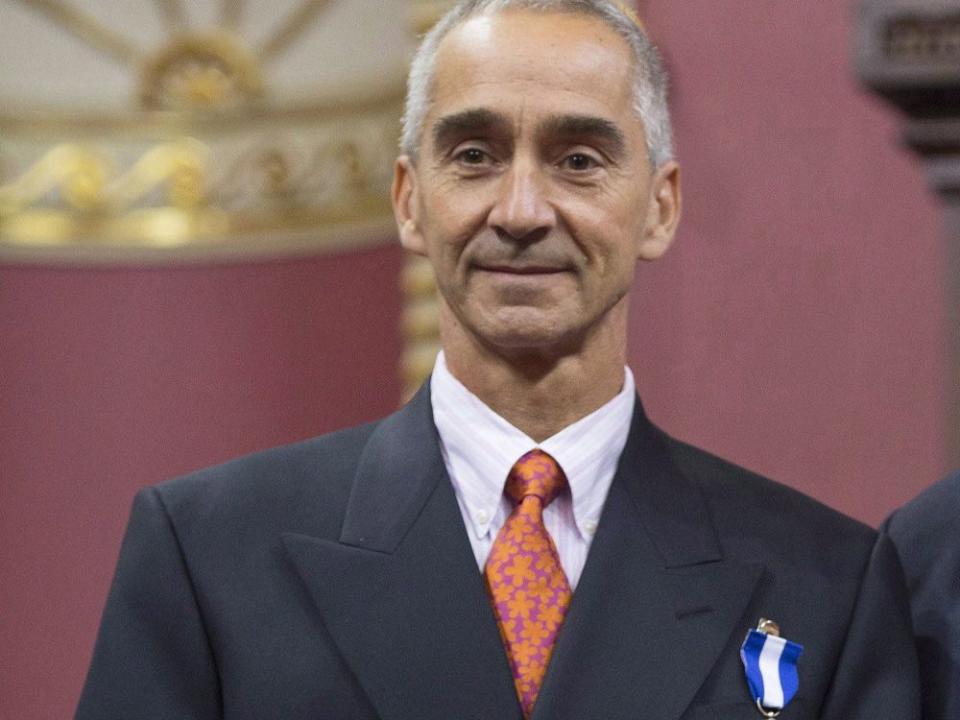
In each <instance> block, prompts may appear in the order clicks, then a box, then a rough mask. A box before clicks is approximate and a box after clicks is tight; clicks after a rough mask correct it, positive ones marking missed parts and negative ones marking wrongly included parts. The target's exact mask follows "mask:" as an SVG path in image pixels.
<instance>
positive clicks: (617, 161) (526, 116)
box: [394, 10, 679, 351]
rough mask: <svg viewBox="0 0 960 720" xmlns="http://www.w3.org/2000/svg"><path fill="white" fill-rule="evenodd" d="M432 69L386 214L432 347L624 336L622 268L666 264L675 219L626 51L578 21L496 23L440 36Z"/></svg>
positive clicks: (627, 274)
mask: <svg viewBox="0 0 960 720" xmlns="http://www.w3.org/2000/svg"><path fill="white" fill-rule="evenodd" d="M436 67H437V69H436V75H435V85H434V91H433V102H432V106H431V108H430V111H429V113H428V115H427V117H426V120H425V123H424V131H423V136H422V138H421V139H420V146H419V156H418V159H417V161H416V163H414V162H413V161H411V160H410V159H409V158H405V157H401V158H400V159H399V160H398V162H397V172H396V177H395V181H394V206H395V209H396V214H397V219H398V223H399V225H400V233H401V239H402V242H403V244H404V246H405V247H407V248H408V249H410V250H412V251H414V252H416V253H420V254H423V255H426V256H427V257H428V258H429V259H430V261H431V263H432V264H433V267H434V270H435V273H436V278H437V285H438V287H439V290H440V296H441V304H442V305H443V306H444V307H443V314H442V318H443V322H444V324H445V327H444V331H445V332H446V333H451V332H453V333H461V334H465V336H466V337H468V338H470V339H472V340H474V341H477V342H479V343H481V344H482V345H484V346H485V347H488V348H491V349H500V350H504V351H511V350H520V351H537V350H543V351H549V350H561V351H562V350H564V349H576V348H577V347H579V346H580V345H582V343H583V342H584V341H585V340H586V339H587V338H589V337H590V335H591V334H592V333H596V332H597V331H599V330H601V329H602V328H604V327H609V326H611V325H614V326H616V329H615V332H617V333H620V334H625V332H626V323H625V307H626V305H625V303H626V301H625V299H624V298H625V295H626V293H627V291H628V289H629V287H630V284H631V282H632V280H633V275H634V269H635V266H636V263H637V261H638V260H639V259H648V260H652V259H655V258H657V257H659V256H660V255H661V254H662V253H663V252H664V251H665V250H666V249H667V247H668V246H669V244H670V240H671V239H672V235H673V229H674V227H675V225H676V220H677V214H678V210H679V208H678V205H679V194H678V187H677V174H678V172H677V169H676V166H675V164H673V163H669V164H667V165H666V166H664V167H662V168H661V169H660V170H659V171H658V172H656V173H652V172H651V168H650V165H649V162H648V159H647V147H646V142H645V136H644V128H643V124H642V122H641V121H640V119H639V118H638V116H637V115H636V113H635V111H634V109H633V90H632V82H633V69H632V65H631V53H630V49H629V46H628V45H627V43H626V42H625V41H624V40H623V39H622V38H621V37H620V36H619V35H618V34H617V33H616V32H614V31H613V30H612V29H610V28H609V27H608V26H606V25H605V24H604V23H603V22H601V21H599V20H598V19H596V18H592V17H590V16H585V15H578V14H569V13H540V12H530V11H519V10H512V11H504V12H502V13H497V14H493V15H485V16H480V17H475V18H472V19H470V20H468V21H467V22H465V23H464V24H462V25H460V26H459V27H458V28H456V29H454V30H453V31H452V32H451V33H450V34H449V35H448V36H447V37H446V38H445V39H444V40H443V42H442V44H441V46H440V49H439V51H438V55H437V66H436ZM618 307H619V310H618V312H616V313H612V312H611V310H613V309H614V308H618ZM621 339H622V338H621Z"/></svg>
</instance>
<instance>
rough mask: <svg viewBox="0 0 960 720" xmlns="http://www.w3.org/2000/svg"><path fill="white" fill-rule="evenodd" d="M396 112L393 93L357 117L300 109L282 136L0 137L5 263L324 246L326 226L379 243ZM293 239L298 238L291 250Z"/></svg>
mask: <svg viewBox="0 0 960 720" xmlns="http://www.w3.org/2000/svg"><path fill="white" fill-rule="evenodd" d="M378 105H379V103H378ZM399 111H400V101H399V98H395V100H394V102H392V103H384V104H382V106H379V107H377V106H375V108H370V109H369V110H368V111H367V112H365V113H362V114H359V115H357V114H348V115H346V116H344V117H339V116H338V115H336V114H334V115H333V116H331V117H327V118H326V119H324V118H323V117H322V114H319V113H318V114H317V115H315V116H314V117H313V118H312V119H311V118H310V116H309V114H307V115H305V116H304V117H301V118H297V119H295V120H294V121H290V120H288V121H287V122H285V123H284V124H283V125H282V129H280V130H278V129H277V128H278V124H277V123H271V122H265V123H263V125H262V126H260V127H259V129H256V130H251V127H250V126H249V124H248V123H240V125H239V126H238V128H237V129H236V130H235V131H233V132H230V131H228V130H225V129H224V128H223V127H222V126H220V127H218V130H219V131H218V132H211V133H204V132H203V131H202V130H203V128H202V126H198V127H196V128H194V129H195V130H199V131H200V132H195V133H193V134H192V135H184V134H178V133H176V132H171V133H169V134H168V133H166V132H163V131H162V129H161V131H160V132H159V133H158V135H159V137H160V138H161V139H159V140H155V139H153V138H152V137H147V136H143V135H140V134H133V135H131V136H130V137H126V138H118V137H117V136H116V135H113V134H110V133H108V134H107V135H106V136H105V138H104V137H102V136H100V135H98V134H97V133H92V134H91V135H89V136H87V137H85V138H83V139H82V140H79V141H75V142H63V143H59V144H56V145H53V146H52V147H50V146H49V145H48V144H47V143H45V142H43V141H40V142H36V141H35V140H34V141H31V135H32V133H34V132H36V128H31V129H30V130H29V131H28V132H26V133H25V134H24V135H23V136H21V137H20V138H19V140H20V142H19V143H10V142H9V136H5V137H6V139H5V141H4V142H3V143H0V173H3V175H2V176H0V258H8V259H9V258H23V257H26V256H29V255H30V253H28V252H27V251H30V250H32V251H35V252H34V254H33V255H32V257H33V259H44V258H45V257H50V258H52V259H57V260H62V259H63V258H64V256H65V252H66V251H68V250H69V249H70V248H71V247H78V246H89V247H88V251H87V252H85V253H83V257H85V258H99V259H103V258H105V257H110V256H111V255H110V253H111V251H112V253H113V255H112V258H113V259H114V260H121V259H126V255H124V254H123V253H125V251H127V250H150V251H154V252H153V255H158V253H157V251H161V250H168V251H178V253H179V251H183V250H187V251H189V252H188V256H190V257H194V256H197V257H199V256H203V257H209V256H210V254H211V253H214V251H216V250H217V249H221V250H225V251H228V252H231V253H232V252H240V251H242V252H251V251H253V252H256V253H259V254H262V253H271V252H274V251H278V250H279V249H280V248H281V247H282V248H284V249H285V251H288V252H289V251H291V250H295V249H301V250H302V249H303V248H305V247H307V246H308V245H309V242H308V241H309V240H310V239H313V240H314V241H315V242H320V239H321V238H322V237H324V236H326V235H329V233H326V232H325V231H327V230H335V231H337V233H339V234H342V233H343V232H344V231H345V230H346V229H348V228H349V227H350V226H351V225H355V226H357V227H358V228H360V227H362V228H366V229H369V228H370V227H371V222H373V225H374V226H376V227H379V228H382V236H381V238H380V239H381V240H387V239H389V238H390V237H392V236H393V235H394V230H393V222H392V213H391V210H390V204H389V196H388V188H389V182H390V176H391V172H392V164H393V159H394V156H395V154H396V138H397V124H396V117H397V114H398V113H399ZM2 126H3V123H2V121H0V128H2ZM141 129H142V128H141ZM296 235H301V236H303V241H302V242H291V240H292V238H293V236H296ZM279 236H283V237H284V238H285V240H284V241H282V242H281V241H278V239H277V238H278V237H279ZM358 242H361V243H364V242H368V240H367V239H365V238H358ZM235 248H240V249H241V250H235ZM93 249H95V250H97V251H98V252H91V251H90V250H93ZM48 251H55V252H48ZM197 251H201V252H197ZM44 253H46V254H44ZM143 257H144V253H142V252H138V253H134V254H133V255H132V256H131V259H133V258H135V259H137V260H138V261H139V260H142V258H143Z"/></svg>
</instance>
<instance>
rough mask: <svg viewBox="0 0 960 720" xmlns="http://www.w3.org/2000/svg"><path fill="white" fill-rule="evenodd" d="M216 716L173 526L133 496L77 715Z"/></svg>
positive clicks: (208, 656)
mask: <svg viewBox="0 0 960 720" xmlns="http://www.w3.org/2000/svg"><path fill="white" fill-rule="evenodd" d="M220 717H221V701H220V688H219V684H218V677H217V668H216V665H215V661H214V657H213V653H212V651H211V648H210V643H209V640H208V638H207V634H206V629H205V628H204V625H203V619H202V617H201V614H200V610H199V607H198V604H197V598H196V595H195V592H194V588H193V584H192V582H191V579H190V575H189V572H188V569H187V565H186V563H185V560H184V556H183V553H182V549H181V547H180V544H179V542H178V540H177V537H176V533H175V530H174V527H173V525H172V523H171V521H170V518H169V516H168V514H167V512H166V510H165V508H164V505H163V501H162V499H161V496H160V494H159V493H158V492H157V490H156V489H154V488H147V489H146V490H142V491H141V492H140V493H139V494H138V495H137V497H136V499H135V500H134V504H133V510H132V512H131V516H130V522H129V524H128V526H127V532H126V535H125V537H124V540H123V544H122V546H121V549H120V559H119V561H118V563H117V570H116V575H115V576H114V580H113V585H112V587H111V589H110V594H109V597H108V599H107V605H106V609H105V610H104V613H103V620H102V623H101V626H100V633H99V636H98V638H97V642H96V646H95V648H94V653H93V661H92V663H91V666H90V671H89V673H88V675H87V681H86V685H85V687H84V689H83V693H82V695H81V697H80V704H79V706H78V708H77V714H76V718H77V720H160V719H161V718H171V719H172V718H191V719H192V720H215V719H216V718H220Z"/></svg>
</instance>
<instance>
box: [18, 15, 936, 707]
mask: <svg viewBox="0 0 960 720" xmlns="http://www.w3.org/2000/svg"><path fill="white" fill-rule="evenodd" d="M846 4H847V3H838V2H816V3H811V2H804V3H785V2H779V1H776V0H749V1H748V2H734V1H733V0H726V1H718V0H684V2H675V1H670V0H649V2H647V3H645V5H646V15H647V18H648V21H649V24H650V26H651V28H652V30H653V32H654V34H655V35H656V36H657V37H658V39H659V40H660V42H661V44H662V45H663V46H664V47H665V48H667V50H668V52H667V56H668V61H669V64H670V66H671V69H672V71H673V74H674V78H675V93H674V99H675V103H674V106H675V114H676V125H677V136H678V148H679V151H680V156H681V158H682V161H683V167H684V184H685V188H686V208H685V218H684V221H683V224H682V230H681V233H680V237H679V239H678V241H677V246H676V247H675V248H674V250H673V251H672V252H671V253H670V255H669V257H668V258H667V259H665V260H663V261H661V262H660V263H658V264H656V265H653V266H649V267H644V268H642V270H641V274H640V278H639V283H638V290H637V292H636V294H635V302H634V308H633V320H632V322H633V337H632V345H631V363H632V365H633V367H634V369H635V371H636V373H637V376H638V380H639V384H640V387H641V390H642V392H643V395H644V398H645V402H646V404H647V405H648V408H649V410H650V412H651V414H652V415H653V417H654V418H655V419H656V420H658V421H659V422H661V424H663V425H664V426H665V427H666V428H667V429H668V430H670V431H672V432H674V433H675V434H677V435H679V436H681V437H684V438H686V439H688V440H690V441H693V442H695V443H698V444H701V445H703V446H705V447H707V448H709V449H712V450H714V451H717V452H719V453H721V454H723V455H725V456H727V457H730V458H731V459H733V460H735V461H737V462H740V463H743V464H746V465H749V466H751V467H753V468H755V469H757V470H759V471H761V472H764V473H767V474H770V475H772V476H774V477H777V478H779V479H781V480H784V481H786V482H788V483H790V484H792V485H795V486H796V487H799V488H801V489H804V490H806V491H808V492H811V493H813V494H814V495H816V496H818V497H820V498H822V499H824V500H826V501H828V502H830V503H832V504H834V505H836V506H837V507H840V508H842V509H844V510H846V511H848V512H851V513H853V514H855V515H857V516H859V517H861V518H863V519H865V520H867V521H870V522H876V521H878V520H879V519H880V518H881V517H882V516H883V515H884V514H885V513H886V512H887V511H888V510H889V509H891V508H892V507H894V506H895V505H897V504H899V503H900V502H902V501H903V500H905V499H907V498H908V497H910V496H911V495H913V494H914V493H915V492H917V491H918V490H919V489H920V488H921V487H923V486H925V485H926V484H928V483H929V482H931V481H932V480H933V479H934V478H935V477H936V476H937V475H939V474H941V473H942V472H943V471H944V470H945V469H946V465H947V459H946V457H945V451H944V446H945V443H944V437H945V434H946V432H947V429H946V427H945V423H944V420H943V418H944V416H945V411H944V407H943V403H944V402H945V401H944V395H945V393H944V390H945V378H946V369H945V354H946V341H945V336H946V328H945V319H944V318H945V313H944V303H945V294H946V291H945V282H944V277H943V274H944V273H945V270H944V263H943V258H942V256H943V255H944V254H945V253H944V249H943V247H942V243H941V242H940V240H939V238H940V227H939V212H938V209H937V208H936V207H935V205H934V203H933V201H932V199H931V198H930V197H929V196H928V195H927V194H926V192H925V191H924V187H923V184H924V180H923V176H922V173H921V171H920V168H919V167H918V165H917V163H916V162H915V161H914V160H913V159H912V157H911V156H909V155H908V154H906V153H905V152H903V151H901V150H899V149H897V147H896V146H897V142H898V140H897V138H898V132H899V129H898V123H897V120H896V118H894V117H893V116H892V114H891V113H889V112H888V111H887V109H886V108H885V107H882V106H881V105H880V104H879V103H878V102H875V101H874V100H872V99H871V98H869V97H866V96H865V95H864V94H862V93H861V92H859V91H858V90H857V88H856V84H855V82H854V80H853V79H852V77H851V70H850V67H851V63H850V59H849V50H848V48H849V46H850V44H851V42H852V25H851V11H850V10H849V9H847V8H846V7H845V6H846ZM401 263H402V259H401V257H400V253H399V251H398V250H397V249H396V248H395V247H394V246H384V247H382V248H379V249H375V250H367V251H363V252H359V253H356V254H349V255H340V256H331V257H321V258H306V259H297V260H289V261H284V262H276V263H253V264H247V265H230V266H198V267H184V268H159V269H150V268H142V269H113V270H108V269H89V268H88V269H53V268H42V267H10V266H8V267H2V266H0V720H23V719H24V718H29V719H30V720H62V719H63V718H66V717H69V716H71V714H72V711H73V706H74V704H75V702H76V698H77V695H78V693H79V689H80V685H81V682H82V679H83V676H84V673H85V666H86V663H87V661H88V658H89V654H90V650H91V648H92V643H93V638H94V634H95V632H96V625H97V621H98V618H99V615H100V612H101V608H102V604H103V601H104V598H105V595H106V591H107V587H108V584H109V580H110V576H111V573H112V567H113V563H114V561H115V557H116V552H117V548H118V546H119V541H120V536H121V533H122V529H123V525H124V523H125V520H126V514H127V511H128V509H129V504H130V499H131V497H132V495H133V493H134V491H135V489H136V488H138V487H141V486H143V485H145V484H148V483H153V482H156V481H158V480H161V479H163V478H166V477H170V476H173V475H176V474H179V473H183V472H186V471H188V470H190V469H193V468H196V467H199V466H202V465H206V464H209V463H213V462H218V461H220V460H223V459H226V458H228V457H230V456H233V455H236V454H239V453H243V452H247V451H250V450H254V449H256V448H261V447H265V446H268V445H273V444H276V443H281V442H288V441H291V440H295V439H298V438H302V437H306V436H309V435H314V434H317V433H320V432H324V431H326V430H329V429H332V428H334V427H336V426H340V425H346V424H350V423H355V422H359V421H362V420H365V419H368V418H373V417H375V416H378V415H380V414H383V413H386V412H388V411H389V410H391V409H392V408H393V407H394V406H395V404H396V402H397V398H398V397H399V392H400V391H399V383H398V381H397V366H398V355H399V351H400V338H399V335H398V324H399V292H398V290H397V275H398V271H399V268H400V266H401Z"/></svg>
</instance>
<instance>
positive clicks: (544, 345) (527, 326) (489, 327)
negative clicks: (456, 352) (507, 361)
mask: <svg viewBox="0 0 960 720" xmlns="http://www.w3.org/2000/svg"><path fill="white" fill-rule="evenodd" d="M476 330H477V335H478V336H479V337H480V338H481V340H482V341H483V343H484V344H486V345H488V346H490V347H493V348H496V349H499V350H502V351H508V352H510V353H521V354H523V353H533V354H539V353H544V352H546V353H551V354H552V353H556V352H563V351H564V348H567V349H569V348H574V347H576V346H578V345H579V342H578V340H577V338H579V337H580V336H581V335H582V333H578V332H577V331H576V329H575V328H573V327H570V326H569V325H567V324H562V323H559V322H557V321H556V319H554V318H544V317H543V316H540V317H523V318H521V317H511V318H509V319H505V320H500V321H498V322H493V323H489V324H485V326H483V327H478V328H476Z"/></svg>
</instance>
